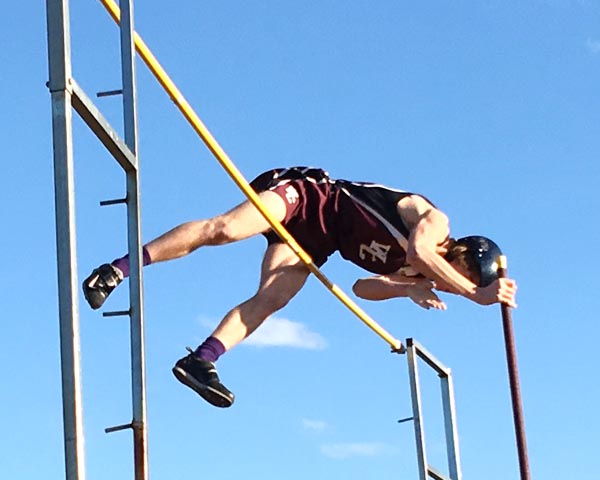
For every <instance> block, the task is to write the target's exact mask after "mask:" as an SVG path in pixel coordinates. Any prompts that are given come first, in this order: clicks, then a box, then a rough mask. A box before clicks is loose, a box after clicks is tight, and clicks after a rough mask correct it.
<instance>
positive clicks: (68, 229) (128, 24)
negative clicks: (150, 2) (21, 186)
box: [46, 0, 148, 480]
mask: <svg viewBox="0 0 600 480" xmlns="http://www.w3.org/2000/svg"><path fill="white" fill-rule="evenodd" d="M121 6H122V11H123V20H122V22H121V64H122V80H123V92H122V93H123V109H124V124H125V141H123V140H121V139H120V138H119V135H118V134H117V133H116V131H115V130H114V129H113V128H112V127H111V126H110V124H109V123H108V122H107V121H106V119H105V118H104V117H103V116H102V114H101V113H100V111H99V110H98V109H97V108H96V107H95V105H94V104H93V102H92V101H91V100H90V98H89V97H88V96H87V95H86V94H85V93H84V92H83V90H82V89H81V87H80V86H79V85H78V84H77V82H76V81H75V80H74V78H73V77H72V71H71V38H70V20H69V2H68V0H46V16H47V28H48V60H49V73H50V81H49V82H48V86H49V88H50V93H51V98H52V126H53V147H54V185H55V211H56V244H57V269H58V291H59V321H60V342H61V371H62V391H63V421H64V448H65V471H66V479H67V480H83V479H85V455H84V453H85V452H84V433H83V420H82V401H81V367H80V336H79V312H78V293H77V292H78V288H79V283H78V281H77V252H76V246H75V204H74V174H73V138H72V112H71V109H72V108H74V109H75V110H76V111H77V113H78V114H79V115H80V116H81V118H82V119H83V120H84V121H85V122H86V124H87V125H88V126H89V127H90V129H91V130H92V131H93V132H94V133H95V134H96V136H97V137H98V138H99V139H100V141H101V142H102V143H103V144H104V146H105V147H106V148H107V149H108V151H109V152H110V153H111V154H112V155H113V157H114V158H115V159H116V160H117V162H118V163H119V165H121V167H122V168H123V170H124V171H125V173H126V189H127V197H126V198H125V199H124V200H121V201H111V202H108V204H112V203H126V204H127V230H128V250H129V255H130V259H131V276H130V282H129V284H130V295H129V297H130V308H129V310H127V311H125V312H120V313H123V314H126V315H129V317H130V330H131V368H132V404H133V420H132V421H131V423H130V424H127V425H122V426H120V427H115V428H112V429H108V430H109V431H114V430H120V429H123V428H131V429H132V430H133V437H134V459H135V479H136V480H147V478H148V461H147V448H146V444H147V433H146V399H145V373H144V371H145V363H144V328H143V325H144V322H143V299H142V287H141V285H142V272H141V264H142V261H141V250H142V248H141V234H140V202H139V182H138V180H139V173H138V160H137V156H136V152H137V128H136V123H137V121H136V98H135V97H136V95H135V68H134V55H135V49H134V48H133V6H132V0H121ZM109 315H110V314H109Z"/></svg>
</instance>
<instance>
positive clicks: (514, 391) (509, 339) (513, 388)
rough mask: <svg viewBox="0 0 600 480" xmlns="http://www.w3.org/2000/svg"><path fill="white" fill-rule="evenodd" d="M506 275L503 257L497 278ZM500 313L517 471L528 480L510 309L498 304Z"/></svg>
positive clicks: (523, 478)
mask: <svg viewBox="0 0 600 480" xmlns="http://www.w3.org/2000/svg"><path fill="white" fill-rule="evenodd" d="M506 274H507V260H506V257H505V256H504V255H502V256H500V257H499V258H498V276H499V277H500V278H505V277H506ZM500 308H501V311H502V326H503V328H504V343H505V346H506V361H507V363H508V378H509V381H510V396H511V400H512V409H513V419H514V423H515V434H516V437H517V452H518V455H519V470H520V472H521V480H530V479H531V476H530V474H529V458H528V457H527V439H526V437H525V420H524V418H523V402H522V400H521V386H520V384H519V368H518V365H517V349H516V346H515V335H514V332H513V324H512V314H511V308H510V307H509V306H508V305H505V304H504V303H502V304H500Z"/></svg>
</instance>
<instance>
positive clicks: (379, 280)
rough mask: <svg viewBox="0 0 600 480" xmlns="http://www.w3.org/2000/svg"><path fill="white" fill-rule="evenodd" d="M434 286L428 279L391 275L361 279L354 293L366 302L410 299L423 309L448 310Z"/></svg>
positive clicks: (354, 287)
mask: <svg viewBox="0 0 600 480" xmlns="http://www.w3.org/2000/svg"><path fill="white" fill-rule="evenodd" d="M434 286H435V285H434V283H433V282H432V281H431V280H428V279H426V278H422V277H407V276H404V275H402V274H391V275H377V276H374V277H368V278H361V279H359V280H357V281H356V282H355V283H354V285H353V286H352V291H353V292H354V294H355V295H356V296H357V297H360V298H364V299H365V300H387V299H390V298H398V297H408V298H410V299H411V300H412V301H413V302H415V303H416V304H417V305H419V306H420V307H422V308H425V309H430V308H435V309H438V310H446V304H445V303H444V302H442V301H441V300H440V298H439V297H438V296H437V295H436V294H435V293H434V292H433V291H432V289H433V288H434Z"/></svg>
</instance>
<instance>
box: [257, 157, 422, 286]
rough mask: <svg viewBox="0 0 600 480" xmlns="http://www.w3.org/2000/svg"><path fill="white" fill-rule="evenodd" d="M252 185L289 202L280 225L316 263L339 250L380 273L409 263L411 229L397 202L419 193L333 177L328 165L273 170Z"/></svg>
mask: <svg viewBox="0 0 600 480" xmlns="http://www.w3.org/2000/svg"><path fill="white" fill-rule="evenodd" d="M251 184H252V186H253V188H254V189H255V190H257V191H263V190H271V191H274V192H276V193H277V194H279V195H280V196H281V198H282V199H283V200H284V201H286V208H287V213H286V217H285V218H284V220H283V221H282V224H283V225H284V227H286V228H287V229H288V231H289V232H290V233H291V234H292V236H293V237H294V238H295V239H296V241H297V242H298V243H299V244H300V245H301V246H302V248H304V249H305V250H306V251H307V253H309V254H310V255H311V257H312V258H313V261H314V262H315V264H316V265H318V266H321V265H322V264H323V263H325V261H326V260H327V257H328V256H329V255H331V254H332V253H333V252H335V251H339V252H340V255H341V256H342V257H343V258H344V259H346V260H349V261H351V262H352V263H354V264H356V265H358V266H359V267H362V268H364V269H365V270H368V271H370V272H373V273H377V274H389V273H393V272H396V271H398V270H400V269H401V268H402V267H406V266H407V265H406V249H407V246H408V237H409V234H410V232H409V229H408V227H407V226H406V225H405V224H404V222H403V220H402V218H401V217H400V215H399V213H398V209H397V205H398V202H399V201H400V200H402V199H403V198H405V197H407V196H410V195H419V194H416V193H412V192H407V191H403V190H396V189H392V188H389V187H386V186H383V185H378V184H375V183H368V182H352V181H348V180H333V179H331V178H329V175H328V174H327V172H325V171H324V170H321V169H318V168H311V167H292V168H286V169H274V170H270V171H268V172H265V173H263V174H261V175H259V176H258V177H257V178H256V179H255V180H253V181H252V183H251ZM419 196H421V197H422V198H424V197H423V196H422V195H419ZM425 200H427V199H425ZM427 201H428V202H429V200H427ZM429 203H431V202H429ZM432 205H433V204H432ZM265 236H266V237H267V239H268V241H269V243H275V242H279V241H281V240H280V239H279V237H278V236H277V234H275V233H274V232H272V231H270V232H267V233H266V234H265Z"/></svg>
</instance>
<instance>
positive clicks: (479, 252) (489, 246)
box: [456, 235, 502, 287]
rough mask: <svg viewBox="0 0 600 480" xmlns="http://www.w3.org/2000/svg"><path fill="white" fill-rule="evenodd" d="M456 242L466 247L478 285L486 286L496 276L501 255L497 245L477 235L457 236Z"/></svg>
mask: <svg viewBox="0 0 600 480" xmlns="http://www.w3.org/2000/svg"><path fill="white" fill-rule="evenodd" d="M456 243H457V244H458V245H464V246H465V247H467V254H468V255H469V256H471V258H472V259H473V260H474V261H475V264H476V265H477V268H478V272H477V273H478V274H479V286H480V287H487V286H488V285H489V284H491V283H492V282H493V281H494V280H496V279H497V278H498V257H499V256H500V255H502V251H501V250H500V247H499V246H498V245H496V244H495V243H494V242H493V241H492V240H490V239H489V238H486V237H480V236H477V235H471V236H469V237H463V238H459V239H458V240H457V241H456Z"/></svg>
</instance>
